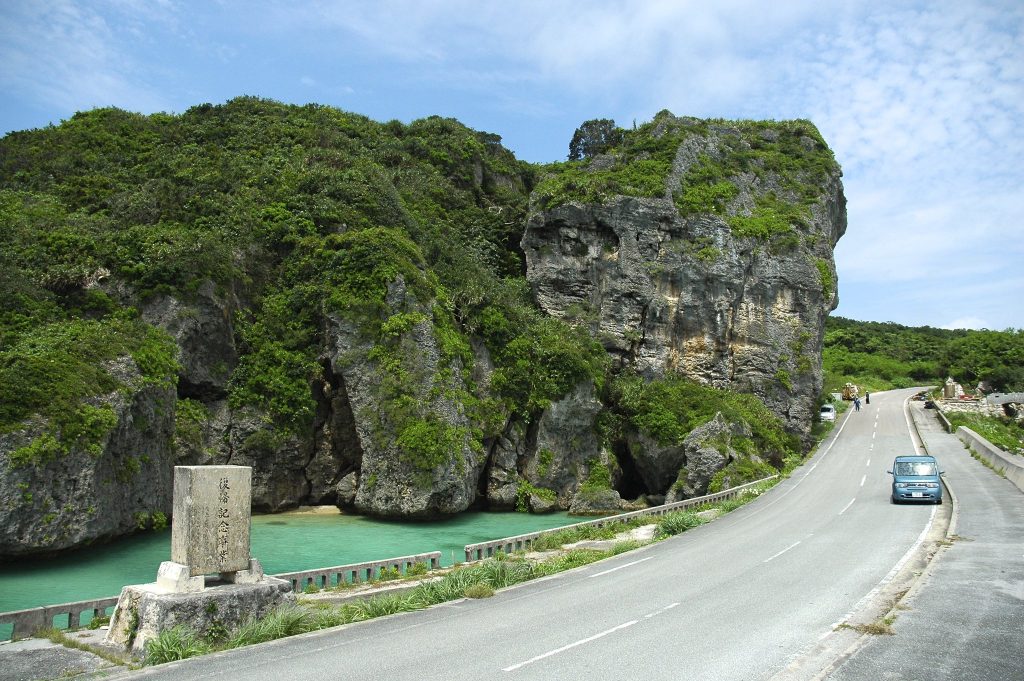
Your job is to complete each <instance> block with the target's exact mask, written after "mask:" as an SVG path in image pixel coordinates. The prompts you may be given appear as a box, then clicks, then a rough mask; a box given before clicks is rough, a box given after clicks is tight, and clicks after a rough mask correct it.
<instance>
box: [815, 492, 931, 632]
mask: <svg viewBox="0 0 1024 681" xmlns="http://www.w3.org/2000/svg"><path fill="white" fill-rule="evenodd" d="M935 511H936V509H935V507H932V513H931V515H930V516H928V523H927V524H926V525H925V526H924V529H923V530H921V534H919V535H918V536H917V541H915V542H914V544H913V545H912V546H911V547H910V548H909V549H907V552H906V553H904V554H903V557H902V558H900V559H899V560H898V561H897V562H896V564H895V565H893V566H892V569H891V570H889V574H887V575H886V576H885V577H883V578H882V581H880V582H879V583H878V584H876V585H875V588H874V589H872V590H871V591H869V592H867V593H866V594H865V595H864V597H863V598H861V599H860V600H859V601H857V604H856V605H854V606H853V608H851V609H850V611H849V612H848V613H846V614H845V615H843V616H842V618H841V619H839V620H838V621H837V622H835V623H833V624H832V626H831V627H829V629H830V630H832V631H834V630H835V629H836V628H837V627H839V625H840V624H842V623H843V622H846V621H847V620H849V619H850V618H851V617H853V615H854V613H856V612H859V611H860V610H861V609H862V608H863V607H864V605H865V604H866V603H868V602H870V601H871V599H872V598H874V597H875V594H877V593H878V592H879V591H881V590H882V588H883V587H885V585H886V584H888V583H889V582H891V581H892V580H893V578H894V577H896V573H898V572H899V571H900V570H901V569H903V565H904V564H905V563H906V562H907V561H908V560H910V557H911V556H912V555H914V551H916V550H917V548H918V547H919V546H921V544H922V542H924V538H925V537H926V536H928V531H929V530H930V529H931V528H932V522H933V521H934V520H935ZM832 631H829V632H828V633H829V634H830V633H832ZM825 636H828V634H825V635H823V636H822V637H821V638H825ZM819 640H820V639H819Z"/></svg>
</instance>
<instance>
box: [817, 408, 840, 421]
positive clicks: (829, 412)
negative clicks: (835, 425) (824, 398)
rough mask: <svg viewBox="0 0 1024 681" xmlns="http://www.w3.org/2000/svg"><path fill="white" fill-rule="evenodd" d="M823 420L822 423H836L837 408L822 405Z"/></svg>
mask: <svg viewBox="0 0 1024 681" xmlns="http://www.w3.org/2000/svg"><path fill="white" fill-rule="evenodd" d="M820 418H821V420H822V421H835V420H836V408H835V407H833V406H832V405H831V404H823V405H821V417H820Z"/></svg>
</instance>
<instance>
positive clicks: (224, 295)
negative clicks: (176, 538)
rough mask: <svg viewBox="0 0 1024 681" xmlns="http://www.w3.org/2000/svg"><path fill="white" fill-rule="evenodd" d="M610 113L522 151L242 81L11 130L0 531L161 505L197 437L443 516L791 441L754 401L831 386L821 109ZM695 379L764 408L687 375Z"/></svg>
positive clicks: (449, 125) (795, 407)
mask: <svg viewBox="0 0 1024 681" xmlns="http://www.w3.org/2000/svg"><path fill="white" fill-rule="evenodd" d="M254 126H257V127H260V129H261V130H264V133H265V134H262V135H260V136H253V135H252V134H251V129H252V128H253V127H254ZM81 128H85V129H93V128H95V129H99V130H104V131H105V133H104V134H103V135H100V136H98V137H95V138H94V137H86V138H80V137H79V136H78V135H79V133H80V129H81ZM606 132H609V135H608V137H607V140H606V141H607V142H608V143H607V144H605V145H604V146H601V145H598V146H596V147H595V146H593V145H591V146H586V145H584V146H583V147H581V148H583V149H585V150H586V153H589V154H591V155H590V156H589V157H587V158H582V159H581V160H578V161H573V162H568V163H561V164H551V165H549V166H543V167H541V166H530V165H529V164H524V163H522V162H519V161H516V160H515V159H514V157H513V156H512V155H511V153H510V152H509V151H508V150H506V149H504V148H503V147H501V145H500V138H498V137H497V136H496V135H490V134H487V133H478V132H476V131H471V130H469V129H467V128H465V127H464V126H461V124H458V123H457V122H455V121H451V120H448V119H439V118H437V117H431V118H429V119H424V120H423V121H416V122H414V123H412V124H410V125H408V126H406V125H403V124H400V123H398V122H397V121H393V122H391V123H388V124H378V123H374V122H372V121H369V120H367V119H365V118H362V117H358V116H355V115H351V114H344V112H338V111H336V110H333V109H330V108H329V107H288V106H285V105H279V104H276V103H268V102H263V101H258V100H252V99H250V98H240V99H239V100H233V101H232V102H229V103H228V104H226V105H224V106H221V107H212V106H209V105H204V106H201V107H196V108H195V109H192V110H189V112H187V113H186V114H184V115H182V116H180V117H155V118H153V119H150V118H149V117H139V116H135V115H130V114H126V113H125V112H117V111H116V110H101V111H97V112H92V113H90V114H82V115H79V116H76V117H75V119H74V120H72V121H70V122H68V123H66V124H64V125H62V126H59V127H55V128H51V129H47V130H42V131H30V132H27V133H18V134H15V135H11V136H8V137H7V138H4V139H3V140H2V141H0V178H2V180H3V183H4V184H3V185H0V207H3V208H4V209H5V210H6V211H7V212H6V213H5V214H7V215H9V216H10V223H11V225H13V226H14V228H12V229H11V230H8V231H7V232H5V233H4V234H3V235H0V239H5V240H6V241H3V244H2V245H3V248H2V249H0V257H2V258H7V259H10V260H11V261H12V263H13V266H12V267H9V268H5V271H4V273H3V276H0V294H2V295H0V315H3V317H2V318H3V319H5V320H7V319H11V320H13V321H14V322H16V324H12V325H11V327H10V330H8V329H7V328H0V341H2V342H0V379H2V381H0V383H2V384H0V397H2V400H0V471H2V477H0V528H3V529H2V530H0V558H3V557H6V556H15V555H27V554H32V553H48V552H50V553H52V552H55V551H59V550H63V549H66V548H71V547H76V546H83V545H86V544H88V543H90V542H92V541H96V540H100V539H106V538H111V537H116V536H120V535H123V534H127V533H130V532H132V531H134V530H135V529H136V528H138V527H142V526H149V527H151V526H153V525H154V518H156V519H160V515H158V514H165V513H168V512H169V511H170V498H171V487H170V484H171V479H172V478H171V471H172V468H173V466H174V465H176V464H177V465H204V464H238V465H249V466H252V467H253V499H252V503H253V508H254V510H256V511H264V512H277V511H281V510H285V509H289V508H294V507H296V506H298V505H302V504H336V505H338V506H339V507H341V508H343V509H345V510H347V511H349V512H356V513H365V514H371V515H375V516H384V517H396V518H432V517H442V516H447V515H451V514H455V513H459V512H461V511H464V510H466V509H469V508H487V509H495V510H507V509H513V508H520V509H523V510H530V511H533V512H544V511H548V510H552V509H572V510H573V511H574V512H578V513H597V512H607V511H614V510H618V509H624V508H632V507H635V506H638V505H643V504H645V503H653V502H656V501H659V500H661V499H664V498H665V497H666V496H668V497H669V498H676V497H682V496H693V495H696V494H702V493H704V492H706V491H707V490H708V488H709V486H711V485H714V484H720V483H721V482H722V481H723V480H740V479H743V478H744V476H746V477H750V476H752V475H761V474H763V473H765V472H766V471H770V470H773V468H772V467H778V466H780V465H781V461H782V458H783V457H785V456H790V455H794V456H795V455H797V452H796V451H795V448H794V447H791V445H790V444H788V443H787V442H783V441H782V438H780V437H778V434H777V433H775V434H773V433H768V434H767V435H766V432H768V431H772V429H774V431H778V432H781V430H780V428H779V426H778V421H777V420H776V418H775V417H776V416H777V417H778V418H779V419H781V421H782V423H783V424H784V425H785V427H786V428H787V429H788V431H789V432H790V433H792V434H796V435H798V436H800V437H804V438H806V437H807V435H808V429H809V426H810V423H811V419H812V414H813V408H814V405H815V400H816V398H817V395H818V392H819V391H820V386H821V343H822V336H823V323H824V319H825V317H826V315H827V314H828V312H829V311H830V310H831V309H833V308H834V307H835V305H836V301H837V298H836V286H837V281H836V276H835V265H834V261H833V258H832V249H833V247H834V246H835V244H836V241H837V240H838V239H839V238H840V237H841V236H842V234H843V232H844V231H845V228H846V222H845V219H846V218H845V199H844V197H843V192H842V184H841V181H840V171H839V168H838V165H837V164H836V163H835V161H834V159H833V158H832V156H831V152H829V150H828V148H827V146H825V144H824V142H823V140H822V139H821V137H820V135H818V133H817V131H816V130H815V129H814V127H813V126H812V125H810V124H809V123H807V122H805V121H791V122H784V123H751V122H740V123H726V122H715V121H701V120H697V119H688V118H677V117H675V116H673V115H672V114H670V113H668V112H662V113H660V114H658V115H657V116H656V117H655V118H654V120H653V121H651V122H649V123H645V124H643V125H641V126H639V127H636V128H634V129H633V130H627V131H622V130H611V131H606ZM612 133H614V134H612ZM82 139H89V140H93V141H91V142H89V145H94V144H99V142H97V141H95V140H102V141H103V144H107V145H109V146H110V148H106V147H103V148H101V149H99V150H98V151H97V150H96V149H94V148H93V146H89V145H86V146H85V147H84V148H83V149H78V147H79V146H81V145H82V144H83V142H82ZM183 139H187V140H191V142H190V144H188V145H184V146H183V145H182V144H181V143H180V142H181V140H183ZM226 141H227V142H230V143H227V142H226ZM129 142H130V143H129ZM253 145H256V146H255V147H254V146H253ZM260 145H262V146H260ZM48 148H52V149H65V150H66V151H67V153H68V154H72V155H73V154H76V153H79V151H80V152H81V153H80V157H75V159H74V161H73V162H65V159H63V158H62V157H61V156H59V155H58V156H56V157H54V156H51V155H47V154H41V153H40V150H42V149H48ZM184 148H187V149H189V151H188V152H187V153H186V152H184V151H182V149H184ZM210 150H219V151H216V153H214V152H213V151H210ZM132 154H137V156H132ZM154 158H160V159H164V161H162V162H161V163H155V164H151V163H150V160H151V159H154ZM254 159H265V160H264V161H260V162H259V163H266V164H270V165H266V166H263V165H259V163H257V164H256V166H254V165H253V163H254ZM172 161H173V162H172ZM274 164H277V165H274ZM193 166H195V167H200V166H201V167H202V168H204V170H203V172H197V173H196V174H195V175H187V176H178V175H175V176H174V177H168V176H167V168H168V167H182V168H184V167H189V168H191V167H193ZM257 175H258V176H259V186H260V187H261V190H260V192H254V191H253V186H256V185H255V180H254V178H255V177H256V176H257ZM97 178H106V179H103V182H100V185H102V187H103V191H97V192H92V191H89V190H88V188H89V187H93V186H94V185H95V186H100V185H96V183H97V182H99V180H98V179H97ZM200 197H214V198H211V199H209V200H207V199H205V198H200ZM8 242H9V243H8ZM40 244H43V246H40ZM67 244H74V245H75V246H74V247H68V246H67ZM51 247H52V248H53V249H55V250H53V251H52V252H51V251H46V250H45V249H46V248H51ZM39 249H43V250H42V251H40V250H39ZM5 262H6V261H5ZM4 306H6V307H4ZM86 332H88V333H86ZM90 334H91V335H90ZM147 334H148V335H147ZM83 338H86V339H88V342H82V339H83ZM113 341H116V342H113ZM154 348H155V349H156V350H154ZM157 350H158V351H157ZM97 367H98V368H97ZM680 377H684V378H688V379H692V380H693V381H696V382H697V383H699V384H700V385H701V386H713V387H715V388H722V389H728V390H731V391H738V392H741V393H750V394H752V395H755V396H757V398H758V399H759V400H760V402H763V405H767V407H768V408H769V409H770V410H771V412H772V413H773V414H774V416H773V415H772V413H769V412H768V411H767V410H765V409H764V406H762V405H761V404H760V403H758V404H756V405H754V406H751V405H749V404H746V403H744V405H741V407H737V408H732V407H730V406H729V405H727V404H725V403H723V404H722V405H717V403H716V406H714V407H713V408H712V407H709V406H708V404H709V403H710V401H712V400H714V399H718V397H716V396H715V395H717V393H715V394H714V395H713V394H712V393H707V394H705V393H700V395H704V397H701V398H700V399H701V400H703V403H696V402H690V403H685V404H684V400H681V399H676V398H674V397H673V398H666V397H665V396H666V395H669V396H671V395H677V394H681V393H674V392H672V391H674V390H675V391H678V390H688V391H689V392H688V393H687V394H688V395H690V398H692V397H693V395H696V394H697V393H695V392H693V390H692V389H690V388H681V387H680V386H679V385H675V384H673V385H669V383H670V382H671V381H672V380H675V379H677V378H680ZM86 379H88V380H86ZM175 385H176V388H175ZM648 388H650V394H648V393H646V392H645V390H647V389H648ZM702 389H703V388H702ZM659 391H661V392H659ZM51 398H52V399H51ZM755 406H756V407H757V408H756V409H755V408H754V407H755ZM758 409H760V410H761V411H758ZM697 415H699V418H698V417H697ZM774 431H773V432H774ZM156 524H159V522H158V523H156Z"/></svg>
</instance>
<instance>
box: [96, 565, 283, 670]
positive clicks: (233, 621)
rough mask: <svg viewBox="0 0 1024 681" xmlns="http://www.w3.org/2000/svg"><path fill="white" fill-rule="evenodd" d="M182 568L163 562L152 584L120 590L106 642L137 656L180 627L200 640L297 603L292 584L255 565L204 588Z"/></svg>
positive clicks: (200, 582)
mask: <svg viewBox="0 0 1024 681" xmlns="http://www.w3.org/2000/svg"><path fill="white" fill-rule="evenodd" d="M181 567H184V566H181V565H178V564H175V563H172V562H170V561H167V562H165V563H163V564H162V565H161V566H160V575H159V576H158V578H157V582H156V583H153V584H138V585H135V586H126V587H124V588H123V589H122V590H121V597H120V598H119V599H118V602H117V607H116V608H115V609H114V613H113V615H112V616H111V618H110V631H109V632H107V638H106V642H107V643H110V644H113V645H118V646H121V647H123V648H126V649H127V650H128V651H129V652H131V653H132V654H133V655H139V656H141V655H143V654H144V653H145V649H146V644H147V643H148V642H149V641H151V640H153V639H154V638H156V637H157V636H158V635H159V634H160V632H162V631H166V630H168V629H171V628H172V627H176V626H179V625H181V626H184V627H186V628H188V629H191V630H192V631H194V632H196V633H198V634H199V635H200V636H202V635H205V634H207V633H209V632H211V631H212V630H217V629H221V628H226V629H228V630H232V629H234V628H236V627H238V626H239V625H240V624H242V623H244V622H247V621H249V620H252V619H257V618H259V617H263V616H264V615H266V614H268V613H269V612H270V611H271V610H274V609H275V608H277V607H279V606H281V605H284V604H286V603H294V602H295V594H293V593H292V591H291V587H292V585H291V583H290V582H287V581H285V580H283V579H276V578H274V577H267V576H264V575H263V570H262V568H260V567H259V562H258V561H255V560H253V561H251V567H250V569H249V570H239V571H237V572H235V573H229V574H227V575H223V576H224V577H229V578H231V579H233V580H234V582H233V583H232V582H226V580H225V582H221V581H219V580H218V582H217V583H215V584H213V585H206V586H205V588H204V582H205V578H204V577H188V576H187V574H186V573H187V570H186V571H185V572H184V573H183V571H182V570H181V569H180V568H181ZM257 575H258V577H257ZM197 587H198V588H197Z"/></svg>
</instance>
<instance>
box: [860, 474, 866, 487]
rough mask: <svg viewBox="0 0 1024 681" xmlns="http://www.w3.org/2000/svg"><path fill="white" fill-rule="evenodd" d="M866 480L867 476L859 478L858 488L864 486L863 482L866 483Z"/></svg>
mask: <svg viewBox="0 0 1024 681" xmlns="http://www.w3.org/2000/svg"><path fill="white" fill-rule="evenodd" d="M867 479H868V476H867V475H865V476H864V477H863V478H861V479H860V486H861V487H863V486H864V481H866V480H867Z"/></svg>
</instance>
